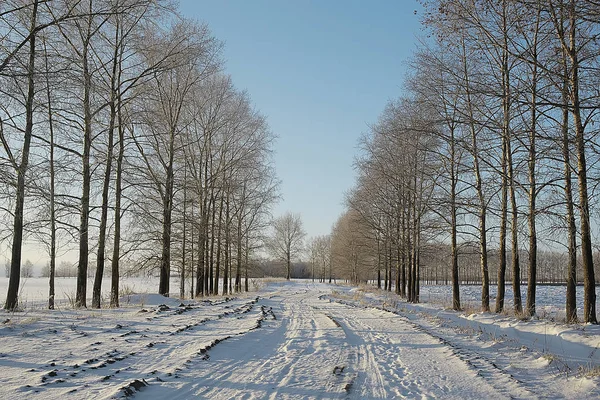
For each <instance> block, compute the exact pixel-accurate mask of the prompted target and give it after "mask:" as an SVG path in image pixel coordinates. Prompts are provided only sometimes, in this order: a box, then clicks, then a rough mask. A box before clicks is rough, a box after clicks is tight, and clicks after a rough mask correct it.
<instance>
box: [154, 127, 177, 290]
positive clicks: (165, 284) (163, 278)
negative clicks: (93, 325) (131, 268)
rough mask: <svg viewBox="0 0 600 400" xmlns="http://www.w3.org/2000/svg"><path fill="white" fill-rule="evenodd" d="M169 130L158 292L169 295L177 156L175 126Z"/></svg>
mask: <svg viewBox="0 0 600 400" xmlns="http://www.w3.org/2000/svg"><path fill="white" fill-rule="evenodd" d="M170 129H171V132H169V160H168V164H167V170H166V171H165V172H166V175H167V176H166V177H165V192H164V198H163V199H162V200H163V227H162V228H163V230H162V255H161V259H160V281H159V283H158V294H160V295H163V296H167V297H168V296H169V292H170V280H171V279H170V278H171V220H172V215H173V186H174V179H175V178H174V170H173V163H174V158H175V154H174V153H175V132H176V131H175V130H176V127H175V126H171V128H170Z"/></svg>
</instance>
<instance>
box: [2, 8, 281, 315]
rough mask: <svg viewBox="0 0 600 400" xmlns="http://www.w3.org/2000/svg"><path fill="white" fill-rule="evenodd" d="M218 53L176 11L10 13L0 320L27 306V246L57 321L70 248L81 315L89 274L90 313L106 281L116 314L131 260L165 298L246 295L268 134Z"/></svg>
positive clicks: (267, 174)
mask: <svg viewBox="0 0 600 400" xmlns="http://www.w3.org/2000/svg"><path fill="white" fill-rule="evenodd" d="M221 48H222V44H221V43H220V42H219V41H218V40H217V39H216V38H214V37H213V36H212V35H211V33H210V31H209V30H208V28H207V26H205V25H203V24H200V23H198V22H195V21H191V20H187V19H185V18H182V17H181V16H180V15H179V14H178V12H177V10H176V9H175V8H173V6H172V2H170V1H166V0H164V1H163V0H110V1H107V0H77V1H72V0H54V1H41V0H4V1H2V2H0V141H1V146H0V171H1V173H0V198H1V199H2V201H1V202H0V213H2V218H0V221H2V225H1V226H0V241H1V242H2V244H4V245H6V246H8V247H9V248H10V249H11V257H10V262H11V264H10V279H9V286H8V293H7V298H6V303H5V306H4V307H5V308H6V309H8V310H14V309H15V308H17V307H18V291H19V278H20V276H21V273H20V271H21V269H22V268H23V264H22V246H23V242H24V240H25V239H27V240H28V241H36V242H37V243H41V244H43V245H44V246H45V248H46V249H47V252H48V258H49V260H50V261H49V267H48V275H49V296H48V298H49V300H48V306H49V308H51V309H52V308H53V307H54V294H55V293H54V291H55V289H54V278H55V277H56V276H58V275H59V274H61V270H60V268H57V265H56V263H57V258H58V256H59V255H60V254H64V252H66V251H68V250H70V251H73V250H74V251H76V252H77V255H78V261H77V263H76V274H77V289H76V297H75V303H76V305H77V306H78V307H85V306H87V298H88V293H90V291H89V290H88V288H87V277H88V273H89V271H91V270H93V271H94V284H93V287H92V288H91V295H92V296H91V297H92V303H91V305H92V306H93V307H100V306H101V304H100V300H101V296H100V294H101V289H102V287H101V284H102V278H103V276H105V275H110V276H111V277H112V278H111V288H110V303H109V304H110V306H113V307H116V306H118V304H119V300H118V294H119V276H120V270H121V264H122V263H123V262H126V263H127V264H128V265H136V266H137V268H139V269H143V270H156V271H158V274H159V276H160V282H159V287H158V291H159V293H160V294H163V295H169V294H173V290H172V288H171V287H170V285H169V282H170V277H171V275H173V274H174V273H176V274H179V275H180V276H181V277H182V279H181V280H180V282H181V286H180V287H179V288H178V290H179V294H180V296H184V295H186V293H189V294H190V295H193V296H198V295H204V294H214V293H217V292H223V293H228V292H231V291H240V290H243V288H244V287H245V288H246V289H247V288H248V278H247V272H246V271H247V268H248V265H249V260H250V259H251V258H252V257H253V253H254V252H255V251H256V249H257V248H258V246H259V242H260V240H261V238H262V233H261V232H262V231H263V230H264V228H265V227H266V224H267V220H268V215H269V208H270V206H271V204H272V203H273V201H274V200H275V199H276V198H277V195H278V193H277V190H278V181H277V179H276V176H275V172H274V169H273V165H272V156H271V153H272V146H273V141H274V135H273V134H272V133H271V131H270V130H269V127H268V125H267V122H266V120H265V118H264V117H263V116H262V115H261V114H260V113H259V112H258V111H257V110H256V109H255V108H254V107H253V105H252V103H251V100H250V97H249V95H248V94H247V93H246V92H243V91H239V90H237V89H236V88H235V87H234V86H233V84H232V81H231V78H230V77H229V76H227V75H226V74H224V73H223V68H224V64H223V61H222V58H221ZM92 259H93V260H95V265H93V266H92V265H90V261H91V260H92ZM108 271H110V273H109V274H106V273H107V272H108ZM221 278H222V279H221ZM186 281H187V282H190V283H191V287H187V288H186V287H185V283H186ZM220 282H224V283H223V285H222V287H219V283H220ZM242 285H244V286H242Z"/></svg>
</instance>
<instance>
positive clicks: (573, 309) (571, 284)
mask: <svg viewBox="0 0 600 400" xmlns="http://www.w3.org/2000/svg"><path fill="white" fill-rule="evenodd" d="M564 72H565V82H564V87H563V90H562V95H563V102H564V108H563V110H562V113H563V115H562V117H563V118H562V124H561V131H562V155H563V160H564V180H565V186H564V192H565V206H566V212H567V215H566V217H567V230H568V241H569V262H568V264H567V274H566V278H567V295H566V320H567V322H568V323H574V322H577V301H576V292H577V226H576V224H575V210H574V202H573V188H572V183H571V182H572V174H571V144H570V143H571V141H570V139H569V108H568V103H569V99H568V96H569V94H568V91H569V89H568V82H567V79H566V77H567V66H566V64H565V65H564Z"/></svg>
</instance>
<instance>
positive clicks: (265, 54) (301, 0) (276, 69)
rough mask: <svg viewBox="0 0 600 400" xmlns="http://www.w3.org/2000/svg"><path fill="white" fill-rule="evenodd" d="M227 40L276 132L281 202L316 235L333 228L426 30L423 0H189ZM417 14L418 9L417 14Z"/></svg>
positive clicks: (231, 58)
mask: <svg viewBox="0 0 600 400" xmlns="http://www.w3.org/2000/svg"><path fill="white" fill-rule="evenodd" d="M180 10H181V12H182V14H183V15H185V16H186V17H190V18H195V19H198V20H200V21H203V22H206V23H207V24H208V26H209V27H210V29H211V31H212V33H213V34H214V36H216V37H217V38H218V39H220V40H222V41H223V42H225V48H224V58H225V61H226V66H225V68H226V72H227V73H229V74H231V76H232V78H233V81H234V83H235V85H236V86H237V87H238V89H246V90H247V91H248V92H249V94H250V96H251V97H252V100H253V103H254V104H255V106H256V107H257V108H258V109H259V110H260V111H261V112H262V113H263V114H264V115H265V116H266V117H267V119H268V122H269V125H270V127H271V129H272V130H273V132H274V133H275V134H276V135H277V136H278V140H277V144H276V146H275V152H276V154H275V163H276V169H277V174H278V176H279V178H280V179H281V181H282V186H281V191H282V195H283V199H282V200H281V202H280V203H279V204H278V205H277V206H276V208H275V210H274V214H275V215H280V214H283V213H284V212H286V211H291V212H294V213H300V214H301V215H302V219H303V223H304V228H305V230H306V232H307V234H308V236H314V235H323V234H327V233H330V231H331V227H332V225H333V223H334V222H335V221H336V219H337V218H338V217H339V215H340V214H341V213H342V212H343V210H344V205H343V202H344V193H345V192H346V191H348V190H349V189H350V188H351V187H352V185H353V184H354V176H355V175H354V171H353V168H352V163H353V159H354V155H355V154H356V153H357V142H358V138H359V137H360V135H361V133H363V132H366V131H368V124H372V123H374V122H376V121H377V118H378V116H379V114H380V113H381V112H382V110H383V108H384V106H385V104H386V102H387V101H388V100H390V99H394V98H396V97H398V96H399V95H401V90H402V88H401V86H402V81H403V78H404V76H405V62H406V61H407V60H408V59H409V57H410V56H411V54H412V52H413V50H414V49H415V43H416V41H417V38H418V37H419V36H421V35H422V34H423V31H422V29H421V27H420V24H419V20H420V18H421V17H422V15H421V7H420V6H419V5H418V3H417V1H416V0H385V1H384V0H377V1H366V0H365V1H359V0H350V1H347V0H295V1H291V0H280V1H277V0H211V1H208V0H181V1H180ZM415 10H417V15H415Z"/></svg>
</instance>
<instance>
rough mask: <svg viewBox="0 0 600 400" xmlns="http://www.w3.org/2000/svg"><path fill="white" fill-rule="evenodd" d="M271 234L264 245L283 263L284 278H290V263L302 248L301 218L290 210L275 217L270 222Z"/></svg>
mask: <svg viewBox="0 0 600 400" xmlns="http://www.w3.org/2000/svg"><path fill="white" fill-rule="evenodd" d="M271 228H272V232H271V236H270V237H269V238H268V239H267V242H266V247H267V250H268V251H269V253H270V254H271V256H273V258H275V259H277V260H280V261H282V262H284V263H285V266H286V271H287V272H286V279H287V280H290V278H291V263H292V260H294V259H295V258H297V257H298V256H299V255H300V254H301V253H302V251H303V249H304V236H306V233H305V232H304V229H303V228H302V219H301V218H300V215H299V214H292V213H291V212H288V213H285V214H284V215H282V216H280V217H278V218H275V219H274V220H273V222H272V224H271Z"/></svg>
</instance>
